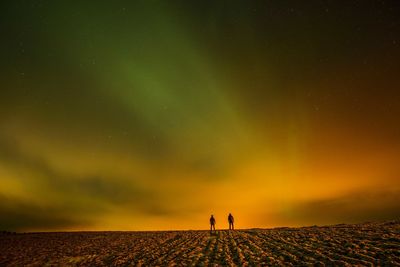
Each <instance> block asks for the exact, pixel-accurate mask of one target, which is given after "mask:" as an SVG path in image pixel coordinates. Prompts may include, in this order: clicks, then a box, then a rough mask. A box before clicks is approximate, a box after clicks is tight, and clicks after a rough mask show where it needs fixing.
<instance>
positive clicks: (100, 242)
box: [0, 221, 400, 266]
mask: <svg viewBox="0 0 400 267" xmlns="http://www.w3.org/2000/svg"><path fill="white" fill-rule="evenodd" d="M60 265H61V266H101V265H104V266H140V265H142V266H158V265H179V266H182V265H192V266H217V265H221V266H224V265H238V266H240V265H243V266H246V265H249V266H254V265H267V266H271V265H272V266H299V265H319V266H324V265H328V266H332V265H335V266H347V265H361V266H373V265H381V266H400V222H399V221H391V222H383V223H364V224H356V225H343V224H342V225H334V226H322V227H302V228H275V229H248V230H235V231H228V230H219V231H217V233H216V234H215V235H210V233H209V232H208V231H164V232H65V233H63V232H61V233H24V234H4V233H3V234H1V236H0V266H60Z"/></svg>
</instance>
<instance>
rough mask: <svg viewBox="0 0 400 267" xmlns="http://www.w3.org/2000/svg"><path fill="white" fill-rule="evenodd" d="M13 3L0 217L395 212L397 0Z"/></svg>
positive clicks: (181, 225) (138, 222)
mask: <svg viewBox="0 0 400 267" xmlns="http://www.w3.org/2000/svg"><path fill="white" fill-rule="evenodd" d="M0 10H1V16H0V31H1V36H2V41H1V42H0V58H1V60H0V70H1V72H0V218H1V219H0V228H1V229H3V228H4V229H10V230H20V231H28V230H158V229H202V228H207V227H208V218H209V216H210V214H214V215H215V217H216V220H217V227H224V228H225V227H227V219H226V216H227V214H228V213H229V212H231V213H233V215H234V216H235V218H236V220H235V221H236V223H237V227H238V228H251V227H271V226H284V225H285V226H286V225H292V226H298V225H310V224H331V223H342V222H349V223H350V222H361V221H368V220H383V219H394V218H398V217H399V215H400V206H399V204H398V203H400V177H399V175H400V123H399V118H400V104H399V103H400V93H399V89H400V88H399V84H400V83H399V73H400V63H399V62H400V8H399V5H398V4H397V1H306V2H304V1H302V2H299V1H197V2H194V1H108V2H106V3H99V2H97V1H94V2H91V3H89V2H88V1H84V2H82V1H8V2H2V3H1V4H0Z"/></svg>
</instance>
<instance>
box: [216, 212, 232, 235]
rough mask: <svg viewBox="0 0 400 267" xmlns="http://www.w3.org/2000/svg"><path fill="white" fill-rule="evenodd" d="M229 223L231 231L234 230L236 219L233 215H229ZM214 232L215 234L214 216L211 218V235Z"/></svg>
mask: <svg viewBox="0 0 400 267" xmlns="http://www.w3.org/2000/svg"><path fill="white" fill-rule="evenodd" d="M228 222H229V230H234V226H233V223H234V218H233V216H232V214H231V213H229V215H228ZM213 230H214V232H215V218H214V215H211V217H210V233H211V234H212V232H213Z"/></svg>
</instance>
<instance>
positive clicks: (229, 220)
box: [228, 213, 234, 230]
mask: <svg viewBox="0 0 400 267" xmlns="http://www.w3.org/2000/svg"><path fill="white" fill-rule="evenodd" d="M233 221H234V219H233V216H232V214H230V213H229V215H228V222H229V230H234V229H233Z"/></svg>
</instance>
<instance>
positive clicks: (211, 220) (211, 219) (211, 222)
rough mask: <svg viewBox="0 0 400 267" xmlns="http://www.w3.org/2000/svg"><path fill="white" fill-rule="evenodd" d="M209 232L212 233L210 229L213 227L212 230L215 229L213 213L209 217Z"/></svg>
mask: <svg viewBox="0 0 400 267" xmlns="http://www.w3.org/2000/svg"><path fill="white" fill-rule="evenodd" d="M210 226H211V227H210V233H211V234H212V230H213V229H214V231H215V218H214V215H211V218H210Z"/></svg>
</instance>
